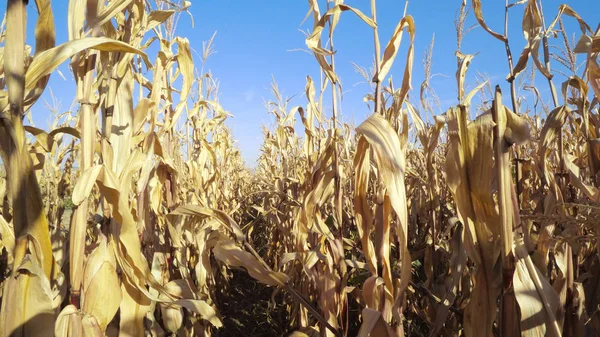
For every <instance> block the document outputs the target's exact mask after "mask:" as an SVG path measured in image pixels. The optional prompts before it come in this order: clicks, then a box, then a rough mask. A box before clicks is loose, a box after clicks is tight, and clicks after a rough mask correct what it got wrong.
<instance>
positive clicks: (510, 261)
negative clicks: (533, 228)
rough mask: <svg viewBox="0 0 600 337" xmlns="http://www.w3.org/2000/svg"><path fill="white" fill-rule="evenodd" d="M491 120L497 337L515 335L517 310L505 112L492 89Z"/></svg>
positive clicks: (499, 99) (498, 88)
mask: <svg viewBox="0 0 600 337" xmlns="http://www.w3.org/2000/svg"><path fill="white" fill-rule="evenodd" d="M492 118H493V119H494V122H495V123H496V126H495V127H494V145H495V146H494V150H495V151H494V152H495V157H496V160H495V161H496V174H497V177H498V186H499V187H498V204H499V209H500V218H501V220H502V231H501V234H502V246H501V248H502V255H501V259H502V284H503V287H502V297H501V301H500V313H501V322H500V324H499V328H500V330H501V331H500V335H501V336H517V335H518V334H519V331H518V327H519V324H518V322H517V320H516V317H517V314H516V312H517V309H516V299H515V296H514V289H513V284H512V278H513V274H514V271H515V261H514V254H513V242H514V238H513V219H514V214H513V205H511V203H512V199H511V183H512V180H511V177H510V161H509V149H510V148H509V145H508V144H507V143H506V141H505V140H504V132H505V128H506V112H505V110H504V106H503V105H502V93H501V92H500V87H499V86H496V93H495V97H494V103H493V106H492Z"/></svg>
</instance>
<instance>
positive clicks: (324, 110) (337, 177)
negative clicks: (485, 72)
mask: <svg viewBox="0 0 600 337" xmlns="http://www.w3.org/2000/svg"><path fill="white" fill-rule="evenodd" d="M191 5H192V4H191V2H189V1H180V2H176V3H173V2H167V1H156V2H149V1H143V0H110V1H83V0H71V1H69V7H68V8H69V10H68V13H67V15H68V16H67V17H66V19H67V22H68V37H69V40H68V41H67V42H65V43H64V44H60V45H56V39H55V35H56V29H55V26H54V21H55V19H56V20H63V19H65V18H63V17H58V16H57V17H56V18H55V14H57V13H53V12H52V8H51V6H50V2H49V1H48V0H36V1H35V6H29V7H28V6H27V1H24V0H9V1H8V2H7V5H6V6H7V7H6V14H5V19H4V21H3V23H2V26H1V27H0V61H1V62H0V112H1V115H0V152H1V155H2V163H3V172H2V175H1V177H0V196H1V197H2V199H1V200H2V209H1V213H2V216H1V217H0V248H1V251H0V253H1V255H0V268H2V272H1V273H0V282H1V284H2V288H1V289H2V292H1V297H2V304H1V308H0V334H1V335H3V336H45V335H49V336H50V335H56V336H80V335H85V336H88V335H90V336H104V335H107V336H117V335H119V336H121V335H122V336H147V335H151V336H164V335H178V336H212V335H214V336H222V335H235V334H252V335H281V334H283V335H292V336H349V335H350V336H354V335H357V336H425V335H429V336H462V335H464V336H516V335H521V336H541V335H548V336H593V335H597V334H598V333H599V331H600V316H599V313H598V310H597V308H598V305H599V304H600V300H599V296H600V295H599V293H598V289H599V283H598V279H599V277H600V259H599V257H598V252H599V250H598V243H597V238H598V235H599V233H598V221H597V218H598V216H599V215H600V212H599V211H598V209H600V205H599V202H600V191H599V188H600V119H599V117H598V108H599V101H600V67H599V66H598V54H599V53H600V43H599V41H600V29H596V30H595V31H593V30H592V29H591V27H590V26H589V25H588V24H587V23H586V22H584V21H583V19H582V18H581V17H580V16H579V15H578V14H577V13H576V12H575V11H574V10H573V9H572V8H571V7H569V6H567V5H561V6H560V7H558V9H557V11H556V13H555V16H554V17H553V19H552V21H550V22H549V24H546V20H545V18H544V11H543V9H542V4H541V1H536V0H522V1H516V2H514V3H508V2H507V3H506V5H505V11H504V14H505V21H504V29H503V33H498V32H497V31H501V30H497V27H490V26H489V25H488V24H487V23H486V21H485V16H484V13H485V14H486V15H488V13H487V12H486V7H485V6H484V5H483V4H482V2H481V1H478V0H472V1H471V2H470V5H471V7H472V12H473V14H474V16H475V19H476V21H477V22H478V25H479V26H480V28H482V29H484V30H485V31H487V33H489V34H490V35H492V37H493V38H495V39H497V40H500V41H501V42H502V43H504V45H505V48H506V51H507V61H508V65H509V68H508V75H507V77H506V80H507V81H508V83H509V85H510V99H506V98H503V94H502V92H501V91H500V88H499V86H497V83H491V82H490V80H489V78H487V79H486V78H484V77H483V76H480V77H479V79H478V83H477V85H476V86H475V87H474V88H473V89H471V90H468V89H467V88H468V87H469V86H468V84H469V83H467V82H468V81H467V72H468V71H469V69H470V68H472V67H473V66H472V63H474V62H476V60H477V59H476V57H475V54H474V51H473V53H470V52H467V50H468V49H469V46H468V44H467V43H465V42H464V41H463V38H464V36H465V34H466V33H467V32H468V31H469V30H472V29H478V28H476V27H475V26H471V27H467V26H466V22H467V19H468V17H469V15H470V13H471V11H470V9H469V8H467V6H468V4H467V1H466V0H465V1H462V3H461V4H460V10H459V15H458V18H457V20H456V26H457V51H456V57H457V69H456V81H457V92H458V98H457V102H456V104H455V105H454V106H450V107H447V106H446V107H440V108H442V109H445V110H446V111H445V112H444V113H441V114H437V115H436V114H435V111H434V109H433V106H432V102H436V104H437V105H438V106H439V100H437V96H436V95H435V91H434V90H433V83H432V82H431V81H430V80H431V78H432V76H433V75H432V67H433V65H432V49H433V39H432V41H431V45H430V48H429V50H428V51H427V53H426V57H425V59H424V64H423V65H424V68H425V69H424V73H425V80H424V82H423V83H422V84H421V90H420V94H419V100H420V105H417V104H415V103H414V101H413V100H412V99H411V96H410V94H411V93H412V86H413V83H412V82H413V79H412V78H413V76H412V74H413V73H414V72H415V71H416V68H415V67H413V63H414V53H415V50H414V48H415V47H414V46H415V36H416V33H417V30H418V22H415V20H414V19H413V18H412V16H411V15H409V14H407V13H409V12H410V11H409V8H408V6H407V7H406V8H405V13H404V14H403V15H402V17H400V18H399V22H398V24H397V26H396V28H395V29H394V31H393V32H392V37H391V39H390V40H389V41H387V43H385V47H384V49H383V50H381V41H380V40H379V33H380V32H379V28H378V25H377V22H378V21H377V4H376V1H375V0H372V1H371V2H370V5H371V6H370V8H369V9H370V15H369V14H365V13H366V11H363V10H362V9H359V8H354V7H351V6H349V5H346V4H345V3H343V1H342V0H333V1H326V2H319V1H317V0H310V1H309V16H311V17H312V19H313V20H312V27H311V31H310V32H309V34H308V35H307V38H306V40H305V43H306V45H307V47H308V48H309V50H310V52H311V53H312V54H313V56H314V58H315V60H316V61H317V63H316V65H317V66H318V69H319V70H320V76H319V79H317V80H313V78H311V77H306V86H305V88H304V95H303V96H304V97H303V99H304V101H302V103H299V104H298V105H296V106H291V104H290V103H291V102H292V99H291V98H287V97H283V96H282V94H281V92H280V90H279V88H278V86H277V84H276V83H275V82H273V84H272V90H271V95H272V100H270V101H268V102H266V104H265V107H266V110H267V113H268V114H271V115H273V117H274V123H273V125H271V126H265V128H264V133H263V143H262V147H261V153H260V156H259V159H258V165H257V168H256V169H255V170H254V172H251V171H250V170H248V169H247V168H246V167H245V163H244V161H243V159H242V154H241V153H240V151H239V149H238V148H237V146H236V143H235V140H234V137H233V135H232V133H231V131H230V130H229V129H228V127H227V125H226V124H225V121H226V120H227V118H228V117H229V116H230V114H229V112H228V111H226V110H225V107H223V106H221V103H220V102H219V85H218V82H217V80H216V78H215V77H213V74H212V73H211V72H210V71H205V69H204V63H205V62H206V60H207V58H208V57H212V56H211V54H212V51H213V50H214V49H213V45H212V43H213V39H212V38H211V40H210V41H208V42H207V43H205V44H204V46H203V51H202V55H199V60H196V58H197V57H195V56H194V53H193V52H192V51H193V46H191V45H190V42H189V41H188V39H186V38H185V37H182V36H179V34H178V31H177V26H178V23H179V22H180V21H179V18H180V17H181V15H186V13H187V12H188V8H189V7H190V6H191ZM194 5H196V4H194ZM407 5H408V3H407ZM515 6H524V14H523V18H522V21H521V22H522V33H523V36H524V38H525V40H526V41H525V42H526V46H525V48H524V49H523V51H522V52H521V54H520V55H519V58H518V59H517V61H516V63H515V64H513V60H512V54H511V48H510V46H511V45H510V44H509V41H513V40H512V37H511V39H510V40H509V32H508V22H509V15H508V13H509V11H512V9H511V8H513V7H515ZM27 10H37V12H38V16H37V22H36V29H35V34H34V39H35V45H34V46H32V45H28V44H27V42H28V41H27V39H26V32H25V27H26V19H27V13H26V12H27ZM347 15H355V16H357V17H358V18H359V19H360V20H361V21H362V22H363V23H364V25H363V27H362V29H372V31H373V36H374V53H373V54H374V56H375V62H374V65H373V69H372V71H371V72H367V71H366V70H361V71H362V74H363V75H364V76H365V77H366V78H367V79H368V80H369V82H371V83H370V88H371V90H372V92H367V93H365V102H367V105H368V107H369V108H372V109H373V111H372V114H371V115H370V116H369V117H368V118H366V119H365V120H364V121H362V122H361V123H360V124H359V125H358V126H354V125H350V124H348V123H345V122H344V120H343V116H342V115H341V109H340V106H341V92H342V83H341V80H340V77H339V74H338V72H339V69H340V67H346V65H344V64H336V58H335V56H336V54H337V53H344V51H343V50H336V49H335V47H334V35H335V34H334V33H335V31H336V28H337V26H338V23H339V21H340V20H344V17H345V16H347ZM566 16H568V17H569V18H567V17H566ZM571 19H574V20H575V21H574V22H575V23H576V24H577V26H578V27H579V29H580V30H579V31H578V32H577V34H578V35H579V36H578V38H577V39H575V40H574V41H570V40H569V38H568V36H569V35H567V32H566V31H565V28H566V24H565V22H566V21H565V20H571ZM192 22H193V20H192ZM558 32H560V35H559V34H558ZM213 38H214V36H213ZM403 38H404V39H403ZM552 39H560V43H561V44H562V46H563V47H562V48H563V49H564V50H561V49H559V48H555V49H552V52H551V49H550V41H552ZM402 43H404V44H406V45H407V48H406V50H407V54H406V55H398V51H399V50H400V49H401V48H400V47H401V44H402ZM578 58H579V59H578ZM530 60H531V61H530ZM582 60H583V63H581V61H582ZM65 62H70V70H71V72H72V79H73V81H74V83H75V85H76V91H75V92H74V93H73V95H72V96H73V97H74V99H75V101H76V104H75V105H74V106H73V107H72V108H70V109H69V110H68V111H67V112H62V113H61V112H59V111H60V109H57V107H56V106H49V107H48V109H49V110H51V112H52V113H53V115H54V117H55V119H54V121H53V122H52V124H51V125H50V126H49V128H48V130H44V129H43V128H40V127H37V126H34V125H33V123H31V120H29V122H27V119H25V118H24V117H25V116H26V114H27V113H29V112H30V109H31V107H32V106H34V105H39V104H40V102H39V99H40V97H41V96H42V93H43V92H44V90H48V89H47V88H46V86H47V84H48V81H49V77H50V76H54V75H53V74H54V73H56V72H57V67H58V66H59V65H61V64H63V63H65ZM199 64H201V65H200V66H198V65H199ZM394 64H396V67H392V66H393V65H394ZM398 64H400V66H398ZM554 64H556V67H558V69H556V70H554V69H553V68H552V66H553V65H554ZM580 65H581V66H580ZM355 66H356V67H357V68H358V69H363V68H361V67H360V66H357V65H355ZM565 69H566V71H565ZM392 70H393V71H396V72H397V73H399V74H401V75H402V76H401V82H400V84H399V86H397V85H395V83H394V81H392V80H391V76H389V75H390V74H391V73H392ZM538 72H539V73H540V74H541V75H542V76H543V77H542V78H543V79H545V80H546V81H547V83H548V88H549V91H547V92H549V93H550V97H542V95H541V94H540V93H541V92H545V91H542V90H540V89H538V88H537V87H535V76H536V74H537V73H538ZM561 76H562V77H561ZM563 77H564V79H562V81H561V82H560V83H559V82H556V84H555V81H556V80H557V79H558V78H563ZM492 88H495V89H492ZM486 90H487V91H486ZM482 91H483V92H482ZM480 92H482V97H483V102H481V103H480V104H479V105H478V106H477V107H475V108H474V107H473V105H475V104H476V103H472V102H473V100H474V98H475V97H476V96H477V95H478V94H479V93H480ZM505 96H507V97H508V96H509V95H505ZM548 98H549V99H550V101H551V103H550V106H549V108H548V109H547V112H546V113H545V114H539V113H538V108H537V106H538V103H541V104H542V107H545V104H546V103H545V102H546V100H548ZM505 101H510V104H509V106H510V108H509V107H507V106H505ZM531 102H535V103H534V104H533V110H532V105H531ZM532 112H533V115H532V114H531V113H532ZM470 116H474V118H470ZM298 121H299V122H300V124H298V123H297V122H298ZM298 127H299V128H300V130H297V129H298ZM302 129H303V130H302ZM244 282H245V283H244ZM240 284H241V285H240ZM250 288H252V289H250ZM265 290H266V292H265ZM255 292H256V293H261V294H266V295H264V296H265V297H266V298H267V299H266V300H264V301H263V302H266V303H267V304H266V305H264V306H262V307H261V305H262V304H260V303H259V302H261V301H256V303H252V300H253V299H254V297H253V296H259V295H258V294H255ZM240 294H241V295H240ZM261 296H262V295H261ZM244 297H247V298H244ZM241 302H244V303H248V302H250V306H254V307H252V308H250V309H249V312H250V313H245V314H244V315H245V316H246V317H249V318H248V319H247V320H241V318H242V317H236V316H235V315H234V314H235V313H238V311H232V303H233V306H235V304H236V303H241ZM265 311H273V312H276V315H277V316H278V320H277V321H275V320H273V319H272V317H274V316H273V315H270V314H269V313H266V312H265ZM238 318H240V319H238ZM262 318H265V321H264V322H263V321H261V320H262ZM234 323H235V324H236V325H237V326H233V325H234ZM257 327H259V328H260V329H259V328H257Z"/></svg>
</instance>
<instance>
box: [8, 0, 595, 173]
mask: <svg viewBox="0 0 600 337" xmlns="http://www.w3.org/2000/svg"><path fill="white" fill-rule="evenodd" d="M460 2H461V1H460V0H431V1H425V0H411V1H410V2H409V5H408V14H410V15H412V16H413V17H414V19H415V23H416V32H417V35H416V42H415V63H414V71H413V81H412V87H413V91H412V96H413V97H414V98H417V97H418V92H419V86H420V83H421V81H422V80H423V66H422V63H421V59H422V56H423V52H424V51H425V49H426V48H427V47H428V46H429V43H430V41H431V37H432V35H433V34H434V33H435V47H434V54H433V71H432V72H433V73H441V74H444V75H446V76H447V77H441V76H439V77H435V78H434V79H433V80H432V82H431V85H432V87H433V88H434V89H435V90H436V92H437V94H438V96H439V98H440V101H441V108H442V110H445V109H446V108H448V107H449V106H451V105H453V104H456V80H455V75H454V74H455V71H456V58H455V56H454V52H455V50H456V32H455V29H454V19H455V15H456V13H457V11H458V9H459V7H460ZM468 2H469V3H470V1H468ZM511 2H513V1H512V0H511ZM320 3H321V12H322V13H323V12H325V4H324V1H320ZM346 3H347V4H348V5H350V6H353V7H356V8H358V9H360V10H361V11H363V12H364V13H365V14H367V15H370V2H369V1H368V0H361V1H358V0H348V1H346ZM560 3H567V4H569V5H570V6H571V7H572V8H574V9H575V11H577V12H578V13H579V14H580V15H581V16H582V17H583V18H584V20H586V21H587V22H588V24H590V26H591V27H592V29H595V28H596V26H597V24H598V13H600V1H598V0H570V1H554V0H546V1H544V13H545V16H546V21H547V22H546V23H547V24H548V23H549V22H550V21H551V20H552V19H553V18H554V16H555V15H556V12H557V9H558V6H559V4H560ZM404 5H405V1H402V0H379V1H378V4H377V11H378V23H379V31H380V39H381V41H382V42H381V43H382V49H383V48H385V44H386V43H387V41H388V39H389V38H390V36H391V34H392V32H393V29H394V28H395V26H396V24H397V23H398V21H399V20H400V19H401V17H402V12H403V9H404ZM3 7H4V6H3ZM52 7H53V9H54V15H55V20H56V26H57V30H58V32H57V43H64V42H65V41H66V40H67V25H66V15H67V1H53V2H52ZM483 10H484V17H485V19H486V22H487V23H488V25H489V26H490V27H491V28H492V29H494V30H495V31H498V32H500V33H502V31H503V24H504V23H503V22H504V15H503V11H504V1H499V0H495V1H491V0H486V1H483ZM190 11H191V13H192V14H193V15H194V20H195V27H194V28H192V27H191V22H190V20H189V17H188V16H186V15H183V16H182V17H181V20H180V22H179V26H178V35H179V36H184V37H187V38H188V39H189V40H190V42H191V45H192V47H193V48H195V49H196V50H197V51H198V52H200V51H201V49H202V42H203V41H206V40H208V39H209V38H210V37H211V36H212V34H213V33H214V32H215V31H216V32H217V35H216V39H215V43H214V45H215V49H216V54H214V55H212V56H211V57H210V58H209V60H208V63H207V65H206V67H207V68H208V69H210V70H211V71H212V73H213V75H214V76H215V77H216V78H217V79H218V80H219V82H220V95H221V96H220V102H221V104H222V106H223V107H224V108H225V109H226V110H227V111H229V112H231V113H232V114H233V115H234V117H233V118H231V119H229V120H228V122H227V123H228V125H229V126H230V127H231V128H232V130H233V133H234V137H235V138H236V139H237V140H238V145H239V147H240V149H241V151H242V153H243V155H244V158H245V160H246V164H247V165H248V166H250V167H252V166H254V165H255V161H256V159H257V157H258V153H259V148H260V145H261V140H262V132H261V126H262V125H263V124H266V125H271V124H272V122H273V120H272V116H270V115H267V114H266V111H265V108H264V105H263V102H264V101H263V100H268V99H271V98H272V96H271V94H270V83H271V80H272V77H274V78H275V80H276V81H277V82H278V84H279V87H280V89H281V90H282V92H283V95H284V96H292V95H296V94H297V95H298V96H296V97H295V98H294V100H293V101H292V102H291V103H290V107H291V106H294V105H305V103H306V100H305V98H304V97H303V95H302V94H303V92H304V86H305V83H306V82H305V81H306V80H305V79H306V76H307V75H309V76H311V77H312V78H313V79H315V80H316V81H317V83H318V78H319V77H318V76H319V75H318V69H319V68H318V65H317V63H316V60H315V59H314V57H313V56H312V55H311V54H307V53H305V52H301V51H290V50H293V49H306V45H305V41H304V35H303V33H302V32H301V31H300V30H304V31H306V30H310V29H311V28H312V17H310V18H309V19H307V20H306V22H304V24H302V20H303V19H304V17H305V15H306V13H307V11H308V2H307V1H301V0H273V1H267V0H202V1H199V0H196V1H193V4H192V6H191V8H190ZM29 13H30V14H29V15H30V16H29V20H28V25H27V26H28V36H29V37H30V40H29V41H28V42H29V43H30V44H32V43H33V30H34V25H35V22H34V21H35V19H36V14H35V4H34V2H33V1H31V2H30V4H29ZM494 13H495V14H494ZM510 15H511V17H512V19H511V20H510V22H511V24H510V26H509V36H510V37H511V47H512V52H513V57H514V58H515V62H516V59H517V58H518V55H519V54H520V52H521V50H522V48H523V46H524V45H525V40H524V38H523V35H522V33H521V28H520V27H521V20H522V15H523V6H517V7H513V8H512V9H511V12H510ZM475 22H476V21H475V18H474V16H473V14H472V13H470V15H469V18H468V23H469V24H473V23H475ZM565 23H566V24H567V29H568V31H569V35H570V36H571V35H572V34H573V33H575V34H576V37H577V38H578V37H579V35H580V32H579V28H578V26H577V25H576V24H575V23H574V20H573V19H571V18H566V19H565ZM301 24H302V25H301ZM334 38H335V48H336V50H337V55H336V67H337V72H338V75H339V76H340V78H341V80H342V84H343V90H344V97H343V102H342V114H343V117H344V120H346V121H350V122H354V123H355V125H356V124H358V123H360V122H361V121H362V120H363V119H364V118H365V117H366V116H367V115H368V114H369V111H368V109H367V106H366V104H365V103H363V101H362V98H363V96H364V95H365V94H366V93H367V92H368V91H369V86H368V85H367V84H365V83H359V82H363V79H362V77H361V76H360V75H359V74H358V73H356V72H355V70H354V68H353V66H352V64H351V62H355V63H356V64H358V65H360V66H365V67H370V66H371V63H372V60H373V33H372V30H371V29H370V28H369V27H368V26H366V25H365V24H364V23H362V22H361V21H360V20H359V19H358V18H357V17H356V16H354V15H353V14H351V13H349V12H346V13H343V14H342V17H341V20H340V23H339V25H338V27H337V29H336V33H335V36H334ZM552 44H560V41H559V40H554V41H553V42H552ZM402 45H403V47H402V48H401V50H400V52H399V54H398V57H397V59H396V63H395V65H394V67H393V68H392V71H391V75H392V76H393V78H395V81H394V82H395V86H396V87H400V84H401V78H402V73H403V71H404V63H405V55H406V48H407V46H408V35H405V37H404V38H403V41H402ZM462 51H463V52H464V53H477V52H479V55H478V56H477V57H476V58H475V59H474V61H473V64H472V67H471V68H470V69H471V70H470V73H469V77H468V83H469V86H470V87H471V88H472V87H473V83H475V82H474V78H475V74H476V70H479V71H481V72H482V73H484V72H486V73H487V74H489V76H490V77H491V79H492V82H493V83H492V84H493V85H495V84H501V85H502V88H503V92H505V93H508V86H507V85H506V82H505V81H504V77H505V76H506V74H507V73H508V68H507V62H506V58H505V51H504V45H503V44H502V43H501V42H500V41H498V40H495V39H494V38H492V37H491V36H490V35H489V34H488V33H487V32H485V31H484V30H483V29H482V28H480V27H477V28H475V29H474V30H473V31H471V32H470V33H469V34H468V35H467V36H466V38H465V40H464V41H463V47H462ZM581 60H583V58H581ZM60 70H61V71H62V72H63V73H64V74H65V77H66V78H67V80H66V81H65V80H64V79H63V78H61V77H60V76H58V74H56V73H55V74H53V75H52V78H51V81H50V85H49V87H50V88H52V90H53V92H54V94H55V96H56V97H57V98H58V99H59V100H60V101H61V110H62V111H64V110H66V109H68V108H69V107H70V105H71V103H72V99H73V97H74V93H75V90H74V86H73V84H72V82H71V77H72V75H71V74H70V72H69V70H68V68H67V65H66V64H63V65H62V66H61V67H60ZM563 80H564V79H563V78H562V77H559V79H557V80H556V84H557V85H560V81H563ZM538 84H539V86H540V91H542V92H545V91H546V92H547V90H546V84H545V83H543V82H541V81H538ZM44 99H46V100H47V101H49V102H50V101H51V100H50V95H49V90H48V89H46V92H45V93H44V96H43V97H42V100H41V101H39V102H38V103H37V105H36V106H34V108H33V110H32V113H33V116H34V121H35V123H36V124H37V126H39V127H42V128H47V127H48V121H49V120H50V118H49V114H48V110H47V109H46V108H45V107H44V104H43V100H44ZM506 103H508V102H506ZM438 113H439V112H438ZM326 114H329V112H328V111H327V112H326ZM298 131H299V132H302V131H303V130H298Z"/></svg>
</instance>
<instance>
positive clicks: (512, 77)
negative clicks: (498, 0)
mask: <svg viewBox="0 0 600 337" xmlns="http://www.w3.org/2000/svg"><path fill="white" fill-rule="evenodd" d="M508 8H509V7H508V0H505V7H504V38H505V40H504V47H505V49H506V59H507V60H508V71H509V74H510V77H509V79H508V83H510V99H511V103H512V108H513V111H514V112H515V113H516V114H518V113H519V107H518V106H517V90H516V88H515V75H514V72H513V58H512V53H511V51H510V45H509V44H508Z"/></svg>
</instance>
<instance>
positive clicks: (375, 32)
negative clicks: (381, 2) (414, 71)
mask: <svg viewBox="0 0 600 337" xmlns="http://www.w3.org/2000/svg"><path fill="white" fill-rule="evenodd" d="M371 17H372V19H373V22H375V23H377V6H376V0H371ZM373 37H374V39H375V77H374V79H373V82H374V83H375V97H373V99H374V100H375V113H382V112H381V83H380V82H379V79H378V77H379V76H377V75H378V74H379V69H380V67H381V44H380V43H379V30H378V29H377V26H375V28H373Z"/></svg>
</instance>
